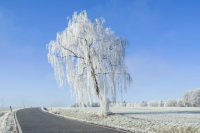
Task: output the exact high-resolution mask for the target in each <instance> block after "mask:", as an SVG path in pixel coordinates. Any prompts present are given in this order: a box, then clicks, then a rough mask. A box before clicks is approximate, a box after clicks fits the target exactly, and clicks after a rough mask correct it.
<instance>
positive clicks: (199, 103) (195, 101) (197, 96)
mask: <svg viewBox="0 0 200 133" xmlns="http://www.w3.org/2000/svg"><path fill="white" fill-rule="evenodd" d="M190 97H191V98H190V99H191V104H192V106H193V107H200V88H198V89H195V90H194V91H192V94H191V96H190Z"/></svg>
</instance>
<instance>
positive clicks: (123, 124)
mask: <svg viewBox="0 0 200 133" xmlns="http://www.w3.org/2000/svg"><path fill="white" fill-rule="evenodd" d="M110 110H111V112H113V113H114V114H113V115H110V116H108V117H104V118H102V117H99V116H98V111H99V108H97V107H96V108H86V109H85V110H84V111H83V110H80V109H79V108H48V111H49V112H50V113H54V114H57V115H61V116H65V117H67V118H72V119H78V120H82V121H87V122H90V123H97V124H100V125H104V126H110V127H115V128H120V129H124V130H127V131H132V132H134V131H137V132H157V133H200V108H192V107H188V108H187V107H137V108H136V107H135V108H134V107H132V108H128V107H126V108H116V107H113V108H110Z"/></svg>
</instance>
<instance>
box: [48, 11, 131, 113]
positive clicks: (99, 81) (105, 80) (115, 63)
mask: <svg viewBox="0 0 200 133" xmlns="http://www.w3.org/2000/svg"><path fill="white" fill-rule="evenodd" d="M127 44H128V40H126V39H124V38H120V37H116V36H114V32H113V31H111V29H110V28H105V20H104V19H103V18H101V19H95V21H91V20H89V19H88V17H87V12H86V11H82V12H81V13H80V14H77V12H75V13H74V15H73V17H72V19H70V20H69V23H68V27H67V28H66V29H65V30H64V31H62V32H60V33H57V39H56V40H55V41H51V42H50V43H49V44H47V48H48V50H49V53H48V60H49V62H50V63H51V65H52V67H53V68H54V73H55V77H56V80H57V82H58V84H59V86H60V87H64V86H65V83H66V80H67V81H68V83H69V84H70V88H71V92H75V93H74V94H75V95H76V98H77V102H78V103H79V104H80V105H84V104H85V103H89V104H92V103H93V102H94V101H96V98H98V99H99V101H100V106H101V112H102V114H103V115H107V114H108V111H109V105H108V101H109V98H110V97H109V96H112V101H113V102H115V101H116V89H117V88H119V89H120V90H121V93H122V90H123V89H125V90H126V88H127V87H128V86H129V85H130V84H131V81H132V80H131V76H130V75H129V73H128V72H127V67H126V66H125V49H126V46H127ZM109 93H110V94H111V95H110V94H109Z"/></svg>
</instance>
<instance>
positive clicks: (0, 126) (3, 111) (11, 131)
mask: <svg viewBox="0 0 200 133" xmlns="http://www.w3.org/2000/svg"><path fill="white" fill-rule="evenodd" d="M18 109H20V108H13V109H12V110H13V112H14V111H16V110H18ZM13 112H12V113H11V112H10V108H0V133H17V130H16V125H15V120H14V113H13Z"/></svg>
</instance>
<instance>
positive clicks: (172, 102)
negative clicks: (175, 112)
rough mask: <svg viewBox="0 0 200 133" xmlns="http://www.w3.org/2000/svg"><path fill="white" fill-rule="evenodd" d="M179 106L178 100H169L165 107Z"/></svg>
mask: <svg viewBox="0 0 200 133" xmlns="http://www.w3.org/2000/svg"><path fill="white" fill-rule="evenodd" d="M176 106H177V100H176V99H169V100H167V101H165V103H164V107H176Z"/></svg>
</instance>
